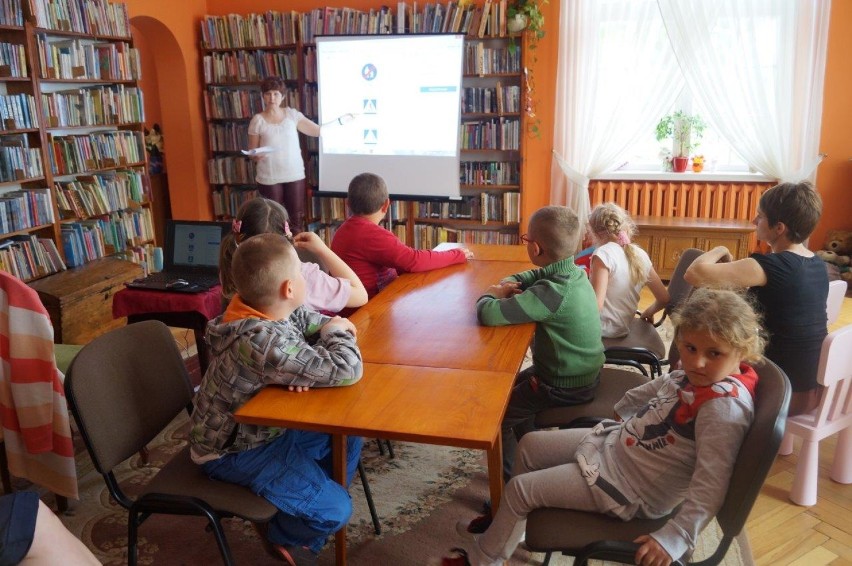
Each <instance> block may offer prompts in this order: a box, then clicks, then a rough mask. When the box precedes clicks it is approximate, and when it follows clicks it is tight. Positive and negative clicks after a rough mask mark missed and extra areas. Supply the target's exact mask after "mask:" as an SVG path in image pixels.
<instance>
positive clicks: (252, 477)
mask: <svg viewBox="0 0 852 566" xmlns="http://www.w3.org/2000/svg"><path fill="white" fill-rule="evenodd" d="M363 443H364V439H363V438H361V437H359V436H355V437H352V436H350V437H348V439H347V447H346V450H347V452H346V456H347V458H346V460H347V461H346V472H347V473H346V480H347V485H349V482H351V481H352V476H353V475H354V474H355V470H357V469H358V460H359V459H360V457H361V446H362V444H363ZM203 468H204V472H205V473H206V474H207V475H208V476H210V477H211V478H213V479H215V480H221V481H226V482H231V483H235V484H238V485H242V486H245V487H248V488H249V489H251V490H252V491H253V492H254V493H256V494H258V495H260V496H261V497H263V498H264V499H266V500H268V501H269V502H270V503H272V504H273V505H275V506H276V507H277V508H278V509H279V513H278V514H277V515H275V517H273V519H272V521H271V522H270V524H269V531H268V536H269V540H270V541H272V542H273V543H275V544H279V545H282V546H307V547H309V548H310V549H311V550H312V551H314V552H319V551H320V550H321V549H322V547H323V545H324V544H325V541H326V539H327V538H328V535H330V534H331V533H334V532H336V531H338V530H340V529H341V528H342V527H343V526H344V525H345V524H346V523H347V521H349V516H350V515H351V514H352V501H351V500H350V499H349V492H347V491H346V489H345V488H344V487H343V486H341V485H340V484H338V483H337V482H335V481H334V480H333V479H332V478H331V476H332V469H331V437H330V436H329V435H327V434H321V433H318V432H308V431H302V430H293V429H287V431H286V432H284V434H282V435H281V436H279V437H277V438H276V439H274V440H272V441H271V442H268V443H266V444H264V445H263V446H258V447H257V448H254V449H252V450H246V451H245V452H238V453H236V454H228V455H227V456H223V457H221V458H219V459H218V460H213V461H211V462H207V463H206V464H204V465H203Z"/></svg>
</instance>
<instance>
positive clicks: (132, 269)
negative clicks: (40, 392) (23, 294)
mask: <svg viewBox="0 0 852 566" xmlns="http://www.w3.org/2000/svg"><path fill="white" fill-rule="evenodd" d="M141 276H142V268H141V267H140V266H139V265H138V264H135V263H131V262H129V261H125V260H123V259H119V258H115V257H107V258H102V259H98V260H95V261H92V262H89V263H88V264H86V265H85V266H84V267H79V268H76V269H69V270H67V271H63V272H62V273H58V274H56V275H54V276H52V277H46V278H44V279H39V280H38V281H33V282H32V283H30V286H31V287H32V288H33V289H35V290H36V292H38V296H39V298H40V299H41V302H42V303H43V304H44V306H45V308H46V309H47V312H48V313H49V314H50V321H51V322H52V323H53V334H54V341H55V342H56V343H57V344H86V343H88V342H89V341H90V340H92V339H93V338H95V337H97V336H100V335H101V334H103V333H104V332H107V331H109V330H112V329H114V328H118V327H119V326H123V325H124V324H125V322H126V320H125V319H124V318H118V319H113V317H112V297H113V295H115V294H116V293H117V292H118V291H120V290H121V289H124V284H125V283H127V282H129V281H132V280H134V279H136V278H137V277H141Z"/></svg>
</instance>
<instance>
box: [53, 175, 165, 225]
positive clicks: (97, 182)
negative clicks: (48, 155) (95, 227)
mask: <svg viewBox="0 0 852 566" xmlns="http://www.w3.org/2000/svg"><path fill="white" fill-rule="evenodd" d="M54 186H55V187H56V205H57V207H58V208H59V212H60V214H62V217H63V218H77V219H82V218H89V217H91V216H100V215H104V214H108V213H110V212H117V211H119V210H125V209H128V208H138V206H139V204H141V203H142V202H144V201H146V200H148V198H149V197H150V187H149V186H148V185H147V177H146V176H145V174H144V170H143V169H141V168H135V169H125V170H118V171H114V172H109V173H99V174H97V175H85V176H79V177H77V178H76V179H74V180H72V181H57V182H56V183H55V184H54Z"/></svg>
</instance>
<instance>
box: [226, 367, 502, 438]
mask: <svg viewBox="0 0 852 566" xmlns="http://www.w3.org/2000/svg"><path fill="white" fill-rule="evenodd" d="M514 379H515V373H514V372H497V371H474V370H459V369H449V368H424V367H416V366H400V365H390V364H371V363H365V364H364V377H363V378H362V379H361V380H360V381H358V382H357V383H355V384H353V385H350V386H348V387H329V388H315V389H311V390H310V391H309V392H307V393H294V392H291V391H288V390H287V388H286V387H277V386H269V387H265V388H264V389H262V390H261V391H259V392H258V393H257V395H255V396H254V397H253V398H252V399H251V400H249V401H248V402H247V403H246V404H245V405H243V406H242V407H240V409H239V410H238V411H237V412H236V413H235V414H234V417H235V418H236V420H237V421H238V422H242V423H250V424H256V425H266V426H284V427H292V428H298V429H301V430H313V431H317V432H327V433H332V434H345V435H348V436H367V437H381V438H388V439H395V440H404V441H409V442H423V443H426V444H442V445H449V446H460V447H464V448H477V449H488V448H491V446H492V445H493V443H494V440H495V434H496V432H498V431H499V429H500V427H499V425H500V421H501V420H502V419H503V412H504V409H505V407H506V403H507V402H508V399H509V391H510V389H511V385H512V382H513V381H514Z"/></svg>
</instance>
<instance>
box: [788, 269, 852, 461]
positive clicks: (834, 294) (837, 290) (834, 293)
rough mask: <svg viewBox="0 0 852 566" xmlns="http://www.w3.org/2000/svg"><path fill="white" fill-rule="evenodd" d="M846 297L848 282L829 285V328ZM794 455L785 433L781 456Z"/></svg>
mask: <svg viewBox="0 0 852 566" xmlns="http://www.w3.org/2000/svg"><path fill="white" fill-rule="evenodd" d="M845 296H846V281H843V280H841V279H838V280H836V281H831V282H829V284H828V298H827V299H826V301H825V314H826V318H827V326H831V325H832V324H834V323H835V322H836V321H837V318H838V317H839V316H840V309H841V308H843V297H845ZM792 453H793V435H791V434H790V433H784V440H783V441H782V442H781V448H779V449H778V455H779V456H789V455H790V454H792Z"/></svg>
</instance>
